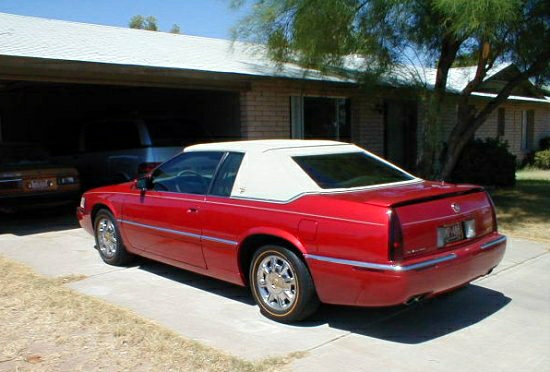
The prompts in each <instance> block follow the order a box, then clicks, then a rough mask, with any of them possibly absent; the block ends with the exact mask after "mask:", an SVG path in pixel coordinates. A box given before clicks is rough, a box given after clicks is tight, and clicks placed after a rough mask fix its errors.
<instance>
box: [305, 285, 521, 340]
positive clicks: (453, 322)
mask: <svg viewBox="0 0 550 372" xmlns="http://www.w3.org/2000/svg"><path fill="white" fill-rule="evenodd" d="M511 301H512V299H511V298H509V297H507V296H505V295H504V294H502V293H501V292H498V291H495V290H492V289H489V288H485V287H482V286H479V285H476V284H470V285H468V286H466V287H464V288H462V289H460V290H457V291H455V292H451V293H448V294H445V295H442V296H438V297H435V298H432V299H430V300H426V301H424V302H422V303H419V304H416V305H412V306H404V305H403V306H395V307H388V308H354V307H343V306H329V305H323V306H322V307H321V308H320V311H318V312H317V314H315V315H314V316H313V317H312V319H311V320H310V321H308V322H304V323H302V326H304V327H307V326H315V325H319V324H328V325H329V326H330V327H332V328H337V329H341V330H345V331H349V332H352V333H356V334H360V335H364V336H368V337H374V338H378V339H381V340H385V341H391V342H398V343H403V344H419V343H423V342H426V341H430V340H433V339H436V338H439V337H442V336H445V335H447V334H450V333H453V332H456V331H458V330H461V329H464V328H467V327H470V326H472V325H474V324H477V323H479V322H481V321H483V320H484V319H486V318H488V317H490V316H492V315H493V314H495V313H496V312H498V311H500V310H501V309H502V308H504V307H505V306H507V305H508V304H509V303H510V302H511Z"/></svg>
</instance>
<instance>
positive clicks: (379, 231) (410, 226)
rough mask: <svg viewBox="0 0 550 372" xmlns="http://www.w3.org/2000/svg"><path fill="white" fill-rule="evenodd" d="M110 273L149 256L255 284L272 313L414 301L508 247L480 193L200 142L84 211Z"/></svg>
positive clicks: (318, 149)
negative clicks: (321, 306) (112, 267)
mask: <svg viewBox="0 0 550 372" xmlns="http://www.w3.org/2000/svg"><path fill="white" fill-rule="evenodd" d="M77 215H78V219H79V221H80V224H81V225H82V227H83V228H85V229H86V230H87V231H88V232H89V233H90V234H93V235H94V236H95V239H96V247H97V249H98V251H99V254H100V255H101V257H102V259H103V260H104V261H105V262H107V263H108V264H112V265H124V264H126V263H128V262H129V260H130V259H131V257H132V256H133V255H139V256H144V257H148V258H151V259H154V260H158V261H162V262H165V263H167V264H170V265H174V266H177V267H180V268H183V269H186V270H191V271H194V272H197V273H200V274H205V275H209V276H212V277H215V278H218V279H222V280H226V281H228V282H232V283H235V284H238V285H243V286H245V285H250V287H251V290H252V294H253V296H254V299H255V300H256V302H257V303H258V305H259V307H260V309H261V311H262V313H263V314H264V315H266V316H267V317H269V318H271V319H274V320H278V321H282V322H291V321H297V320H301V319H304V318H306V317H308V316H309V315H311V314H312V313H313V312H314V311H315V310H316V309H317V307H318V305H319V303H320V302H323V303H329V304H340V305H354V306H389V305H396V304H402V303H411V302H415V301H418V300H420V299H424V298H429V297H432V296H435V295H437V294H440V293H443V292H447V291H450V290H453V289H455V288H458V287H461V286H463V285H465V284H467V283H469V282H471V281H472V280H474V279H476V278H479V277H481V276H483V275H487V274H488V273H490V272H491V270H493V268H494V267H495V266H497V265H498V263H499V262H500V261H501V259H502V256H503V255H504V251H505V246H506V237H505V236H503V235H500V234H499V233H498V232H497V222H496V217H495V211H494V207H493V205H492V202H491V199H490V198H489V195H488V194H487V193H486V192H485V191H484V190H483V189H482V188H480V187H477V186H472V185H454V184H448V183H442V182H429V181H424V180H422V179H419V178H417V177H415V176H413V175H411V174H409V173H407V172H405V171H403V170H401V169H399V168H397V167H396V166H394V165H392V164H390V163H388V162H386V161H384V160H383V159H381V158H379V157H377V156H375V155H373V154H371V153H369V152H367V151H365V150H363V149H361V148H359V147H357V146H354V145H350V144H346V143H340V142H333V141H303V140H266V141H243V142H227V143H213V144H204V145H196V146H191V147H188V148H186V149H185V151H184V152H182V153H181V154H179V155H177V156H176V157H174V158H172V159H171V160H169V161H167V162H165V163H164V164H162V165H160V166H159V167H157V168H156V169H155V170H154V171H153V172H151V174H149V175H148V176H146V177H143V178H140V179H137V180H135V181H134V182H128V183H123V184H119V185H114V186H108V187H103V188H99V189H94V190H91V191H89V192H87V193H85V194H84V196H83V199H82V202H81V205H80V207H79V208H78V211H77Z"/></svg>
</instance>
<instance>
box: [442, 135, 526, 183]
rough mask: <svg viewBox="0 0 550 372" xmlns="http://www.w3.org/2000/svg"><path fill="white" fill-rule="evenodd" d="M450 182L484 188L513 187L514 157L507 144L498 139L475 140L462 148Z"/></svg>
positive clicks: (514, 176)
mask: <svg viewBox="0 0 550 372" xmlns="http://www.w3.org/2000/svg"><path fill="white" fill-rule="evenodd" d="M451 181H452V182H457V183H475V184H479V185H486V186H513V185H514V184H515V183H516V157H515V156H514V155H512V154H511V153H510V152H509V151H508V143H507V142H501V141H500V140H498V139H494V138H486V139H485V140H480V139H476V140H474V141H472V142H470V143H469V144H467V145H466V146H465V147H464V150H463V151H462V154H461V155H460V158H459V159H458V162H457V164H456V167H455V169H454V171H453V174H452V175H451Z"/></svg>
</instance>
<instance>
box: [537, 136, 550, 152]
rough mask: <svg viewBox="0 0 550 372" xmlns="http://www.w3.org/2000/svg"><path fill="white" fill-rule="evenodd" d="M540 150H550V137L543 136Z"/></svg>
mask: <svg viewBox="0 0 550 372" xmlns="http://www.w3.org/2000/svg"><path fill="white" fill-rule="evenodd" d="M539 149H540V150H550V137H548V136H547V137H542V138H541V139H540V141H539Z"/></svg>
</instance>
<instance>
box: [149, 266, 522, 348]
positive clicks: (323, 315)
mask: <svg viewBox="0 0 550 372" xmlns="http://www.w3.org/2000/svg"><path fill="white" fill-rule="evenodd" d="M139 268H140V269H142V270H146V271H148V272H150V273H153V274H156V275H159V276H162V277H164V278H167V279H170V280H174V281H177V282H179V283H181V284H183V285H189V286H192V287H194V288H197V289H200V290H203V291H207V292H210V293H213V294H216V295H218V296H223V297H225V298H228V299H230V300H234V301H238V302H240V303H242V304H244V305H248V306H255V303H254V300H253V298H252V295H251V294H250V291H249V289H248V288H243V287H240V286H237V285H233V284H230V283H226V282H223V281H220V280H217V279H213V278H209V277H206V276H202V275H198V274H194V273H192V272H188V271H185V270H180V269H177V268H173V267H171V266H168V265H164V264H161V263H158V262H154V261H150V260H146V259H140V261H139ZM510 302H511V299H510V298H509V297H506V296H505V295H503V294H502V293H500V292H498V291H494V290H491V289H488V288H485V287H481V286H478V285H475V284H471V285H469V286H467V287H464V288H462V289H460V290H457V291H455V292H451V293H448V294H445V295H442V296H439V297H436V298H433V299H431V300H427V301H425V302H423V303H420V304H417V305H413V306H394V307H386V308H361V307H346V306H334V305H321V307H320V308H319V310H318V311H317V313H315V314H314V315H313V316H312V317H311V318H310V320H307V321H304V322H300V323H295V324H292V325H291V326H293V327H299V328H305V329H306V328H309V327H317V326H322V325H324V324H327V325H328V326H329V327H331V328H335V329H340V330H343V331H348V332H352V333H356V334H360V335H364V336H368V337H374V338H378V339H382V340H386V341H392V342H398V343H403V344H419V343H423V342H426V341H430V340H433V339H436V338H439V337H442V336H445V335H447V334H450V333H453V332H456V331H458V330H461V329H464V328H467V327H469V326H472V325H474V324H476V323H478V322H481V321H483V320H484V319H485V318H488V317H490V316H491V315H493V314H494V313H496V312H498V311H499V310H501V309H502V308H503V307H505V306H506V305H508V304H509V303H510ZM258 312H259V310H258Z"/></svg>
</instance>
